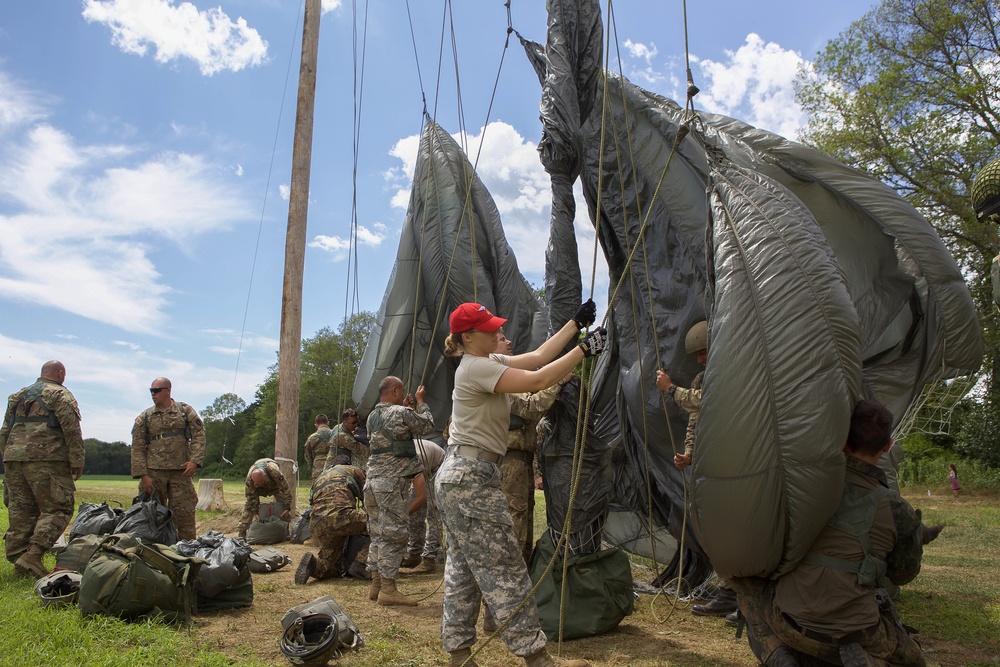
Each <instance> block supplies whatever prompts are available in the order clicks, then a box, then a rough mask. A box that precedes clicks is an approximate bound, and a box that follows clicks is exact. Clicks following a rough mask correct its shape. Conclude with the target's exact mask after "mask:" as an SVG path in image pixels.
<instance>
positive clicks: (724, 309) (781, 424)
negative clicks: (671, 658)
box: [691, 159, 861, 577]
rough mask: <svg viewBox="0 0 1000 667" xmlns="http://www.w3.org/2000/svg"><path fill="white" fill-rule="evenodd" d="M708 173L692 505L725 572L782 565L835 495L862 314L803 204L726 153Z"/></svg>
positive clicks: (789, 563)
mask: <svg viewBox="0 0 1000 667" xmlns="http://www.w3.org/2000/svg"><path fill="white" fill-rule="evenodd" d="M711 182H712V185H713V187H712V190H711V204H712V218H713V223H712V225H713V226H712V243H713V257H714V278H715V280H714V284H713V285H712V288H713V305H712V315H711V319H710V337H709V358H708V367H707V371H706V374H705V385H704V386H705V389H704V395H703V398H702V406H701V411H700V413H699V421H698V431H697V440H696V445H695V456H694V473H693V477H694V492H693V496H692V504H691V514H692V519H693V520H694V526H695V530H697V531H698V534H699V536H700V538H701V545H702V546H703V547H704V549H705V551H706V552H707V553H708V556H709V558H710V559H711V562H712V564H713V565H714V567H715V570H716V572H718V573H719V574H720V575H722V576H724V577H732V576H766V575H768V574H771V573H772V572H773V573H775V574H781V573H782V572H783V571H787V570H788V569H790V568H791V567H794V565H795V564H796V563H797V562H798V561H799V560H800V559H801V557H802V556H803V555H804V554H805V552H806V550H807V549H808V547H809V545H811V544H812V542H813V540H814V539H815V537H816V535H817V534H818V533H819V531H820V530H821V529H822V527H823V525H824V524H825V523H826V520H827V519H828V518H829V517H830V516H832V514H833V512H834V511H835V510H836V508H837V504H838V502H839V500H840V491H841V489H842V488H843V483H844V456H843V453H842V450H843V446H844V442H845V440H846V436H847V429H848V426H849V423H850V417H851V412H852V410H853V408H854V404H855V403H856V402H857V399H858V396H859V395H860V392H861V357H860V342H859V338H858V333H857V332H858V318H857V313H856V312H855V309H854V304H853V303H852V301H851V298H850V294H849V293H848V291H847V285H846V281H845V280H844V276H843V273H842V271H841V270H840V267H839V266H838V264H837V263H836V261H835V259H834V257H833V255H832V253H831V252H830V251H829V249H828V248H827V246H826V243H825V239H824V238H823V235H822V233H821V232H820V229H819V226H818V225H817V224H816V221H815V219H814V218H813V216H812V214H811V213H810V212H809V211H808V210H807V209H806V208H805V206H803V205H802V204H801V202H799V201H798V199H796V198H795V197H794V196H793V195H791V194H790V193H789V192H788V191H787V190H786V189H785V188H783V187H782V186H780V185H778V184H777V183H775V182H774V181H771V180H770V179H769V178H767V177H766V176H762V175H760V174H756V173H753V172H749V171H747V170H744V169H742V168H741V167H739V166H737V165H734V164H732V163H730V162H728V161H727V160H725V159H722V160H720V161H719V163H718V164H714V165H713V171H712V179H711Z"/></svg>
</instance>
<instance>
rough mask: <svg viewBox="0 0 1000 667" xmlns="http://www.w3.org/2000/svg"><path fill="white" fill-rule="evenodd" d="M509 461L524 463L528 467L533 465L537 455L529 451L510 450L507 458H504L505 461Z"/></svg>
mask: <svg viewBox="0 0 1000 667" xmlns="http://www.w3.org/2000/svg"><path fill="white" fill-rule="evenodd" d="M507 459H512V460H518V461H524V462H525V463H527V464H528V465H531V463H532V461H534V459H535V454H534V452H529V451H528V450H527V449H508V450H507V456H505V457H504V460H507Z"/></svg>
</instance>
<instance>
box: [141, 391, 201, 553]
mask: <svg viewBox="0 0 1000 667" xmlns="http://www.w3.org/2000/svg"><path fill="white" fill-rule="evenodd" d="M149 393H150V394H151V395H152V397H153V407H151V408H147V409H146V410H144V411H143V412H142V414H140V415H139V416H138V417H136V418H135V425H134V426H133V427H132V477H134V478H136V479H138V480H139V487H140V488H141V489H142V490H143V491H145V492H146V493H155V494H156V499H157V500H159V501H160V502H161V503H163V504H164V505H167V506H169V507H170V509H171V511H172V512H173V515H174V523H175V524H176V525H177V534H178V536H179V537H180V539H182V540H193V539H194V538H195V537H196V535H195V521H194V509H195V506H196V505H197V504H198V493H197V492H196V491H195V488H194V474H195V472H197V470H198V468H200V467H201V463H202V459H203V458H204V457H205V426H204V424H202V421H201V417H199V416H198V413H197V412H195V409H194V408H192V407H191V406H190V405H188V404H187V403H181V402H179V401H175V400H173V399H172V398H170V380H168V379H167V378H156V379H155V380H153V382H152V384H151V385H150V387H149Z"/></svg>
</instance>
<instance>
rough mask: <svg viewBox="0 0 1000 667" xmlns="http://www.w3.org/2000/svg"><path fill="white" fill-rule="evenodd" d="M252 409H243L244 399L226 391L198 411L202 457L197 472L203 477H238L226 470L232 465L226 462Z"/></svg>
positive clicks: (238, 474)
mask: <svg viewBox="0 0 1000 667" xmlns="http://www.w3.org/2000/svg"><path fill="white" fill-rule="evenodd" d="M253 413H254V412H253V410H249V409H248V408H247V404H246V401H244V400H243V399H242V398H240V397H239V396H237V395H236V394H232V393H228V394H223V395H222V396H219V397H218V398H216V399H215V400H214V401H212V404H211V405H210V406H208V407H207V408H205V409H204V410H202V411H201V418H202V420H203V421H204V422H205V439H206V441H207V444H206V446H205V459H204V464H203V468H202V470H201V475H202V476H203V477H210V476H218V477H231V476H237V477H238V476H240V475H241V474H245V472H246V471H244V472H243V473H237V472H235V471H232V470H230V468H231V467H232V466H231V465H230V464H229V463H227V462H226V461H227V460H228V459H231V458H232V457H233V456H234V455H235V452H236V445H237V443H239V442H240V440H241V439H242V438H243V434H244V433H245V432H246V430H247V427H248V425H250V424H252V423H253Z"/></svg>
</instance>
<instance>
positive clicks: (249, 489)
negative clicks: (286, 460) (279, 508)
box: [237, 459, 292, 533]
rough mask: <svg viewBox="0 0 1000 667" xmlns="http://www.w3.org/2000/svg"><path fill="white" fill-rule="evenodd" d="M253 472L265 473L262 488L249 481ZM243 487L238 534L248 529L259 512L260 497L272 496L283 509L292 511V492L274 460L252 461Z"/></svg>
mask: <svg viewBox="0 0 1000 667" xmlns="http://www.w3.org/2000/svg"><path fill="white" fill-rule="evenodd" d="M254 470H263V471H264V472H265V473H267V482H265V483H264V486H255V485H254V483H253V480H252V479H251V475H253V471H254ZM244 487H245V488H244V493H245V495H246V499H245V500H244V501H243V514H242V515H240V523H239V526H238V527H237V531H238V532H239V533H242V532H244V531H245V530H246V529H247V528H249V527H250V524H251V523H253V520H254V519H256V518H257V512H258V511H260V497H261V496H274V499H275V500H277V501H278V502H279V503H281V504H282V505H284V506H285V509H287V510H291V509H292V491H291V489H289V488H288V482H286V481H285V476H284V475H282V474H281V469H280V468H279V467H278V462H277V461H275V460H274V459H257V460H256V461H254V464H253V465H252V466H250V470H249V471H248V472H247V479H246V483H245V485H244Z"/></svg>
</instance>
